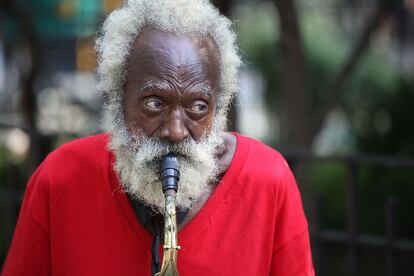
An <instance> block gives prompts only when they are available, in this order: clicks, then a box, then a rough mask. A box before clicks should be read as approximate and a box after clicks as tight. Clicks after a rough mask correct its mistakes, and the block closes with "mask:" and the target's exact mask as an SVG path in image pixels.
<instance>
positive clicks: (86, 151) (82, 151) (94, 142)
mask: <svg viewBox="0 0 414 276" xmlns="http://www.w3.org/2000/svg"><path fill="white" fill-rule="evenodd" d="M108 139H109V138H108V134H106V133H101V134H97V135H93V136H87V137H83V138H78V139H75V140H72V141H70V142H67V143H65V144H63V145H61V146H60V147H58V148H57V149H55V150H54V151H52V152H51V153H50V154H49V155H48V157H47V158H46V160H45V161H47V162H52V163H55V162H58V163H59V162H65V161H68V160H71V161H80V160H82V159H92V160H97V159H101V158H102V157H104V156H106V155H108V149H107V145H108Z"/></svg>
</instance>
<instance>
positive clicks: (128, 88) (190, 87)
mask: <svg viewBox="0 0 414 276" xmlns="http://www.w3.org/2000/svg"><path fill="white" fill-rule="evenodd" d="M219 64H220V63H219V53H218V50H217V46H216V45H215V43H214V41H213V40H212V39H210V38H209V37H199V36H196V35H186V36H177V35H175V34H172V33H168V32H163V31H159V30H156V29H154V28H152V27H145V28H144V29H143V31H142V32H141V33H140V34H139V36H138V37H137V39H136V40H135V41H134V44H133V47H132V50H131V54H130V56H129V58H128V62H127V75H126V81H125V86H124V91H125V94H124V101H123V107H124V114H125V120H126V123H127V126H128V128H129V131H131V132H132V133H134V132H136V131H137V130H138V129H141V130H142V131H143V134H144V135H146V136H147V137H158V138H160V139H161V140H164V141H166V142H169V143H181V142H183V141H184V140H185V139H187V138H192V139H194V140H196V141H198V140H200V139H201V138H202V137H203V135H205V134H206V133H208V131H210V130H211V129H212V126H213V121H214V116H215V113H216V102H217V93H218V88H219V77H220V71H219V69H220V65H219ZM222 135H223V138H224V141H225V143H224V147H223V148H222V149H218V150H217V153H216V155H217V156H218V158H219V168H220V172H221V173H222V174H223V173H224V172H225V171H226V170H227V168H228V166H229V165H230V163H231V160H232V159H233V156H234V152H235V149H236V137H235V136H234V135H233V134H231V133H223V134H222ZM215 187H216V184H215V183H211V184H210V185H209V189H208V192H206V194H204V195H203V196H202V197H201V198H199V199H198V200H197V201H196V202H195V204H194V207H193V208H192V210H191V211H190V212H189V213H188V214H187V216H186V218H185V220H184V221H183V222H182V223H181V224H180V225H178V228H179V229H181V228H182V227H183V226H184V225H185V224H186V223H188V222H189V221H190V220H191V219H192V218H193V217H194V216H195V215H196V214H197V213H198V211H199V210H200V209H201V208H202V207H203V206H204V204H205V203H206V201H207V199H208V198H209V196H210V195H211V193H212V192H213V191H214V188H215Z"/></svg>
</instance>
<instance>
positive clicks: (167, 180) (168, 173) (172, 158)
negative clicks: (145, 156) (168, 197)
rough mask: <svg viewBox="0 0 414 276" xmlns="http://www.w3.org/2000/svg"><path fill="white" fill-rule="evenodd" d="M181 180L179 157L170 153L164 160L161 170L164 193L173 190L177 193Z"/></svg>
mask: <svg viewBox="0 0 414 276" xmlns="http://www.w3.org/2000/svg"><path fill="white" fill-rule="evenodd" d="M179 180H180V172H179V171H178V160H177V156H176V155H175V154H173V153H168V154H167V155H165V156H164V157H163V159H162V168H161V183H162V192H163V193H165V191H167V190H169V189H172V190H174V191H175V192H177V190H178V181H179Z"/></svg>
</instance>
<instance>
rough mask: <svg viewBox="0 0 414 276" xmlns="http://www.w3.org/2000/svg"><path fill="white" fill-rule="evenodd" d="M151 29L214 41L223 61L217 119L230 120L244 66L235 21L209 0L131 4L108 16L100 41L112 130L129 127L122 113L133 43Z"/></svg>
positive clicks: (101, 78)
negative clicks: (240, 55) (127, 63)
mask: <svg viewBox="0 0 414 276" xmlns="http://www.w3.org/2000/svg"><path fill="white" fill-rule="evenodd" d="M146 25H151V26H154V27H155V28H157V29H159V30H162V31H167V32H172V33H175V34H177V35H185V34H196V35H200V36H207V35H208V36H210V37H211V38H212V39H213V40H214V41H215V43H216V45H217V47H218V51H219V56H220V91H219V95H218V101H217V112H218V114H217V115H218V116H219V117H222V118H223V117H224V119H222V120H225V117H226V114H227V110H228V108H229V104H230V102H231V99H232V97H233V95H234V94H235V93H236V91H238V87H239V81H238V69H239V66H240V63H241V62H240V57H239V55H238V51H237V47H236V44H235V41H236V36H235V34H234V32H233V30H232V23H231V21H230V20H228V19H227V18H226V17H224V16H223V15H220V13H219V12H218V10H217V9H216V8H215V7H214V6H213V5H212V4H211V3H210V2H209V1H206V0H157V1H154V0H129V1H127V2H126V3H125V4H124V6H122V7H121V8H120V9H118V10H115V11H114V12H112V13H111V14H110V15H109V16H108V18H107V19H106V21H105V22H104V24H103V27H102V29H101V32H100V34H99V35H98V38H97V40H96V50H97V52H98V66H97V74H98V91H99V92H100V93H101V94H103V96H104V99H105V102H106V110H107V111H108V112H109V116H110V117H111V119H112V122H111V123H110V125H113V124H115V125H119V124H122V123H123V122H121V121H122V120H123V114H120V107H121V105H122V96H123V84H124V81H125V74H126V73H125V67H126V60H127V58H128V55H129V53H130V50H131V46H132V43H133V41H134V40H135V38H136V37H137V36H138V35H139V33H140V32H141V30H142V28H143V27H144V26H146ZM221 124H225V122H221Z"/></svg>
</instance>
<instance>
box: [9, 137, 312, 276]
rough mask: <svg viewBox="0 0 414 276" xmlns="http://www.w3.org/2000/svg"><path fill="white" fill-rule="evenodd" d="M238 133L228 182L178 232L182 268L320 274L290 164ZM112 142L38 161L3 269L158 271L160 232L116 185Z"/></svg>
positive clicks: (77, 144)
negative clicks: (154, 255)
mask: <svg viewBox="0 0 414 276" xmlns="http://www.w3.org/2000/svg"><path fill="white" fill-rule="evenodd" d="M236 135H237V147H236V153H235V156H234V158H233V161H232V162H231V164H230V166H229V168H228V170H227V172H226V174H225V175H224V177H223V179H222V181H221V182H220V183H219V184H218V186H217V188H216V189H215V191H214V192H213V194H212V195H211V197H210V198H209V200H208V201H207V202H206V204H205V205H204V207H203V208H202V209H201V210H200V212H199V213H198V214H197V215H196V216H195V217H194V218H193V219H192V220H191V221H190V222H189V223H188V224H187V225H186V226H184V228H183V229H182V230H181V231H180V232H179V234H178V241H179V242H178V243H179V245H180V246H181V250H180V251H179V252H178V270H179V272H180V275H181V276H185V275H249V276H250V275H278V276H284V275H292V276H293V275H294V276H299V275H314V272H313V266H312V260H311V254H310V247H309V238H308V226H307V222H306V218H305V216H304V213H303V208H302V204H301V199H300V195H299V192H298V189H297V186H296V183H295V180H294V178H293V176H292V173H291V171H290V169H289V167H288V165H287V163H286V162H285V160H284V159H283V157H282V156H281V155H280V154H279V153H278V152H276V151H275V150H273V149H271V148H269V147H267V146H266V145H264V144H262V143H260V142H258V141H256V140H253V139H251V138H248V137H245V136H241V135H239V134H236ZM107 142H108V135H106V134H101V135H96V136H92V137H87V138H83V139H79V140H76V141H73V142H70V143H68V144H66V145H64V146H62V147H60V148H59V149H57V150H56V151H54V152H53V153H51V154H50V155H49V156H48V157H47V158H46V160H45V161H44V162H43V163H42V164H41V165H40V167H39V168H38V169H37V171H36V172H35V173H34V174H33V176H32V178H31V180H30V182H29V184H28V186H27V190H26V193H25V197H24V200H23V205H22V208H21V212H20V216H19V220H18V223H17V227H16V230H15V233H14V237H13V241H12V244H11V247H10V251H9V254H8V256H7V259H6V262H5V264H4V267H3V272H2V275H4V276H9V275H10V276H19V275H24V276H27V275H70V276H73V275H87V276H90V275H100V276H103V275H148V276H149V275H151V246H152V241H153V237H152V235H151V234H150V233H149V232H148V231H147V230H146V229H145V228H144V227H143V226H142V225H141V224H139V222H138V220H137V218H136V215H135V213H134V210H133V208H132V206H131V204H130V202H129V200H128V198H127V196H126V194H125V193H124V192H123V190H122V188H121V186H120V184H119V180H118V177H117V176H116V173H115V172H114V171H113V169H112V165H113V162H114V156H113V154H112V153H111V152H109V151H108V149H107ZM160 255H161V256H162V250H160Z"/></svg>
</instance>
